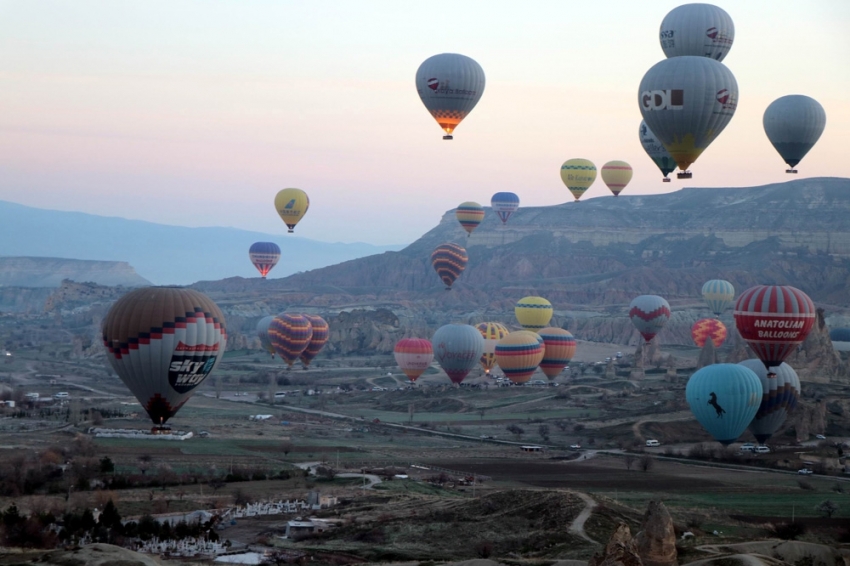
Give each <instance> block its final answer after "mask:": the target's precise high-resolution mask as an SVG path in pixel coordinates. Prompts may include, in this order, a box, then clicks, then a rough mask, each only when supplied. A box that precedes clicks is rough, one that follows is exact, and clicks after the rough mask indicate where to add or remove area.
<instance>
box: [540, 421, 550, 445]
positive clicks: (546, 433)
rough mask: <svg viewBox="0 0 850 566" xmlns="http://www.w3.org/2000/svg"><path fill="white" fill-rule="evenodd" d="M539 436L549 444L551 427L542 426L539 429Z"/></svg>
mask: <svg viewBox="0 0 850 566" xmlns="http://www.w3.org/2000/svg"><path fill="white" fill-rule="evenodd" d="M537 434H539V435H540V438H542V439H543V441H544V442H549V425H547V424H542V425H540V426H539V427H537Z"/></svg>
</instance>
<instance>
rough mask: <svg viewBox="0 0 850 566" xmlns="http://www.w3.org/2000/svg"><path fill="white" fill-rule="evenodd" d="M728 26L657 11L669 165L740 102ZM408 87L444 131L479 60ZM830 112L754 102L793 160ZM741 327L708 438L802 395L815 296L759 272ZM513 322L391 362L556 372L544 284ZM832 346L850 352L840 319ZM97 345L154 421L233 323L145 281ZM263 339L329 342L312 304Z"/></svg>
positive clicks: (411, 369)
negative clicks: (802, 359)
mask: <svg viewBox="0 0 850 566" xmlns="http://www.w3.org/2000/svg"><path fill="white" fill-rule="evenodd" d="M734 36H735V30H734V25H733V23H732V19H731V18H730V17H729V15H728V14H727V13H726V12H725V11H723V10H722V9H720V8H718V7H716V6H712V5H710V4H686V5H683V6H679V7H678V8H675V9H674V10H672V11H671V12H670V13H668V14H667V16H666V17H665V18H664V20H663V21H662V23H661V27H660V42H661V47H662V49H663V51H664V54H665V55H666V56H667V59H665V60H662V61H660V62H659V63H657V64H655V65H654V66H653V67H652V68H650V69H649V70H648V71H647V72H646V74H645V75H644V77H643V79H642V80H641V82H640V86H639V88H638V106H639V109H640V112H641V115H642V118H643V120H642V121H641V123H640V127H639V130H638V133H639V139H640V143H641V144H642V146H643V148H644V149H645V151H646V153H647V154H648V156H649V157H650V158H651V159H652V160H653V162H654V163H655V164H656V166H657V167H658V168H659V169H660V170H661V172H662V174H663V175H664V178H663V181H665V182H667V181H669V180H670V179H669V178H668V175H669V174H670V173H671V172H673V171H674V170H675V169H676V168H677V167H678V168H679V169H680V173H679V175H678V176H679V178H689V177H690V176H691V173H690V171H689V170H688V168H689V167H690V166H691V165H692V164H693V163H694V162H695V161H696V160H697V159H698V158H699V156H700V155H701V154H702V152H703V151H704V150H705V149H706V148H707V147H708V146H709V145H710V144H711V143H712V142H713V141H714V140H715V139H716V138H717V136H718V135H719V134H720V133H721V132H722V131H723V129H724V128H725V127H726V126H727V125H728V124H729V122H730V120H731V119H732V117H733V115H734V113H735V109H736V107H737V104H738V85H737V82H736V80H735V77H734V75H733V74H732V72H731V71H730V70H729V69H728V68H727V67H726V66H725V65H723V64H722V63H721V61H722V60H723V59H724V58H725V56H726V55H727V54H728V52H729V49H730V48H731V46H732V43H733V40H734ZM415 80H416V88H417V91H418V93H419V97H420V98H421V100H422V102H423V104H424V105H425V107H426V109H427V110H428V112H429V113H430V114H431V115H432V116H433V118H434V119H435V120H436V121H437V123H438V124H439V126H440V128H442V129H443V131H444V132H445V135H444V136H443V139H447V140H450V139H452V138H453V134H454V131H455V129H456V128H457V126H458V125H459V124H460V123H461V121H463V119H464V118H465V117H466V116H467V115H468V114H469V113H470V112H471V111H472V109H473V108H474V107H475V105H476V104H477V103H478V101H479V100H480V98H481V96H482V94H483V92H484V86H485V77H484V71H483V69H482V68H481V66H480V65H479V64H478V63H476V62H475V61H474V60H473V59H471V58H469V57H466V56H464V55H459V54H452V53H444V54H440V55H434V56H433V57H430V58H428V59H427V60H426V61H425V62H423V63H422V65H421V66H420V67H419V69H418V70H417V72H416V79H415ZM825 123H826V114H825V112H824V110H823V107H821V105H820V104H818V102H817V101H815V100H814V99H812V98H809V97H807V96H802V95H790V96H783V97H781V98H779V99H777V100H776V101H774V102H773V103H771V104H770V105H769V106H768V107H767V109H766V110H765V113H764V119H763V124H764V130H765V133H766V134H767V137H768V139H769V141H770V142H771V143H772V144H773V146H774V147H775V148H776V150H777V151H778V152H779V154H780V156H781V157H782V159H783V160H784V161H785V162H786V163H787V164H788V166H789V169H788V172H789V173H796V170H795V169H794V167H795V166H796V165H797V164H798V163H799V162H800V160H801V159H802V158H803V157H804V156H805V155H806V153H807V152H808V151H809V150H810V149H811V148H812V146H813V145H814V144H815V143H816V142H817V140H818V138H819V137H820V135H821V134H822V132H823V129H824V126H825ZM560 172H561V179H562V181H563V182H564V184H565V185H566V186H567V189H568V190H569V191H570V193H571V194H572V195H573V197H574V198H575V200H576V201H578V200H579V199H580V198H581V197H582V195H583V194H584V193H585V192H586V191H587V190H588V189H589V188H590V186H591V185H592V184H593V183H594V181H595V180H596V173H597V170H596V166H595V165H594V164H593V163H592V162H591V161H589V160H587V159H581V158H575V159H569V160H567V161H565V162H564V163H563V164H562V165H561V169H560ZM632 174H633V171H632V168H631V166H630V165H629V164H628V163H626V162H624V161H617V160H614V161H609V162H607V163H605V165H603V166H602V170H601V176H602V179H603V181H604V182H605V184H606V185H607V186H608V188H609V189H610V190H611V192H612V193H613V194H614V196H615V197H616V196H618V195H619V194H620V192H621V191H622V190H623V189H624V188H625V187H626V186H627V185H628V183H629V181H630V180H631V178H632ZM274 204H275V209H276V210H277V212H278V214H279V215H280V217H281V219H282V220H283V222H284V223H285V224H286V225H287V227H288V229H289V232H293V231H294V229H295V226H296V225H297V224H298V222H299V221H300V220H301V219H302V218H303V217H304V215H305V214H306V213H307V210H308V208H309V206H310V199H309V197H308V196H307V193H305V192H304V191H303V190H301V189H296V188H286V189H283V190H281V191H280V192H278V193H277V195H276V196H275V199H274ZM519 204H520V199H519V196H518V195H516V194H515V193H513V192H498V193H496V194H494V195H493V197H492V199H491V202H490V205H491V207H492V209H493V212H494V213H495V214H496V215H497V216H498V218H499V219H500V220H501V222H502V223H503V224H506V223H507V222H508V220H509V219H510V217H511V215H513V214H514V213H515V212H516V211H517V210H518V208H519ZM456 216H457V220H458V222H459V223H460V225H461V227H462V228H463V229H464V230H465V231H466V232H467V237H469V236H470V235H471V234H472V232H473V231H474V230H475V229H476V228H477V227H478V226H479V225H480V224H481V222H482V220H483V219H484V217H485V210H484V207H483V206H481V205H480V204H479V203H477V202H472V201H467V202H464V203H461V204H460V205H459V206H458V207H457V209H456ZM280 256H281V250H280V247H279V246H278V245H277V244H275V243H272V242H256V243H255V244H253V245H252V246H251V247H250V250H249V257H250V260H251V262H252V263H253V264H254V265H255V266H256V268H257V270H258V271H259V272H260V275H261V276H262V277H263V278H265V277H266V276H267V275H268V273H269V271H270V270H271V269H272V268H273V267H274V266H275V265H276V264H277V262H278V261H279V259H280ZM468 260H469V257H468V254H467V252H466V250H465V249H464V248H463V247H462V246H460V245H458V244H456V243H452V242H448V243H444V244H441V245H440V246H438V247H437V248H436V249H435V250H434V251H433V253H432V254H431V262H432V266H433V268H434V269H435V271H436V272H437V275H438V276H439V277H440V279H441V280H442V281H443V283H444V284H445V285H446V288H447V289H451V286H452V284H453V283H454V282H455V281H456V280H457V278H458V277H459V276H460V275H461V273H462V272H463V270H464V268H465V267H466V265H467V262H468ZM702 294H703V297H704V299H705V301H706V304H707V305H708V307H709V309H710V311H711V312H712V313H713V314H714V315H715V317H719V316H720V315H721V314H722V313H723V312H724V311H726V310H727V309H728V308H729V307H730V306H731V305H732V303H733V301H734V300H735V290H734V288H733V286H732V285H731V283H729V282H727V281H722V280H712V281H708V282H706V283H705V285H704V286H703V289H702ZM734 305H735V306H734V315H733V316H734V320H735V326H736V330H737V332H738V333H739V334H740V335H741V337H742V338H743V339H744V340H745V341H746V342H747V343H748V344H749V346H750V348H751V349H752V351H753V352H754V353H755V354H756V356H757V357H758V358H759V359H758V360H746V361H744V362H741V363H740V364H713V365H709V366H706V367H704V368H702V369H700V370H698V371H697V372H696V373H694V374H693V375H692V376H691V377H690V379H689V381H688V384H687V387H686V392H685V396H686V399H687V402H688V403H689V405H690V407H691V410H692V412H693V413H694V415H695V417H696V418H697V420H698V421H699V422H700V423H701V424H702V425H703V426H704V427H705V428H706V430H707V431H708V432H709V433H711V434H712V435H713V436H714V437H715V438H716V439H717V440H718V441H720V442H722V443H724V444H729V443H731V442H733V441H735V440H736V439H737V438H738V437H739V436H740V435H741V434H742V433H743V431H744V430H745V429H746V428H747V426H749V427H750V429H751V430H752V431H753V433H754V434H755V436H756V438H757V439H758V440H759V441H760V442H764V441H766V440H767V439H768V438H769V437H770V436H771V435H772V434H773V433H774V432H776V430H778V428H779V427H780V426H781V425H782V423H783V422H784V420H785V418H786V417H787V415H788V413H789V412H791V411H792V410H793V408H794V406H795V405H796V403H797V399H798V398H799V394H800V381H799V378H798V377H797V375H796V373H795V372H794V370H793V368H791V367H790V366H789V365H788V364H787V363H785V360H786V359H787V358H788V356H789V355H790V354H791V353H792V352H793V351H794V350H795V348H797V347H798V346H799V345H800V344H801V343H802V342H803V340H805V338H806V336H807V334H808V333H809V331H810V330H811V328H812V325H813V322H814V318H815V308H814V304H813V303H812V301H811V299H810V298H809V297H808V296H807V295H806V294H805V293H803V292H802V291H800V290H799V289H795V288H793V287H789V286H765V285H759V286H756V287H752V288H750V289H747V290H746V291H744V292H743V293H742V294H741V295H740V296H739V297H738V299H737V301H735V303H734ZM515 315H516V320H517V322H518V323H519V326H521V327H522V330H519V329H517V330H513V331H510V330H509V329H508V327H507V326H506V325H505V324H502V323H500V322H494V321H491V322H483V323H481V324H478V325H477V326H472V325H466V324H448V325H445V326H442V327H441V328H439V329H438V330H437V331H436V332H435V333H434V335H433V336H432V337H431V339H430V340H428V339H424V338H416V337H408V338H404V339H402V340H399V341H398V343H397V344H396V345H395V349H394V353H395V358H396V361H397V363H398V365H399V367H400V368H401V370H402V371H403V372H404V373H405V375H407V377H408V378H409V379H410V381H411V382H415V381H416V380H417V379H418V378H419V377H420V376H421V375H422V374H423V373H424V372H425V371H426V370H427V369H428V368H430V367H431V364H432V362H433V361H434V360H436V361H437V363H438V364H439V365H440V367H441V368H442V369H443V371H444V372H445V373H446V375H447V376H448V377H449V379H450V380H451V382H453V383H456V384H459V383H461V382H462V381H463V380H464V379H465V378H466V376H467V375H468V374H469V373H470V371H472V370H473V369H474V368H475V367H476V366H479V365H480V366H481V368H482V369H483V370H484V372H485V373H486V374H491V373H492V372H493V371H494V369H495V368H496V367H497V366H498V368H500V369H501V371H502V372H503V373H504V375H505V376H506V377H507V378H508V379H509V380H510V381H512V382H513V383H516V384H521V383H525V382H527V381H528V380H529V379H530V378H531V376H532V375H533V373H534V372H535V371H536V370H537V368H538V367H539V368H540V369H541V371H542V372H543V373H544V374H545V375H546V376H547V377H548V378H549V379H555V378H556V377H557V376H558V375H559V374H560V373H561V372H562V371H563V370H564V368H565V367H567V365H568V364H569V363H570V361H571V360H572V358H573V356H574V355H575V352H576V340H575V338H574V337H573V335H572V334H571V333H570V332H568V331H567V330H564V329H562V328H557V327H551V326H549V323H550V321H551V319H552V315H553V307H552V304H551V303H550V302H549V301H547V300H546V299H544V298H543V297H536V296H531V297H525V298H523V299H521V300H520V301H519V302H518V303H517V305H516V307H515ZM670 316H671V312H670V305H669V303H668V302H667V301H666V300H665V299H664V298H662V297H659V296H657V295H641V296H638V297H636V298H635V299H634V300H633V301H632V302H631V304H630V305H629V318H630V319H631V321H632V323H633V324H634V326H635V328H636V329H637V330H638V332H639V333H640V334H641V336H642V337H643V338H644V340H645V341H646V342H647V343H649V342H650V341H652V340H653V339H655V338H656V336H657V335H658V334H659V333H660V332H661V330H662V329H663V328H664V325H665V324H666V323H667V321H668V320H669V319H670ZM840 330H843V331H845V332H844V334H842V335H841V336H838V335H836V342H837V343H842V344H844V343H846V344H847V345H848V346H847V348H848V349H850V329H840ZM102 331H103V343H104V346H105V347H106V348H107V350H108V352H109V360H110V363H111V365H112V367H113V368H114V369H115V371H116V372H117V373H118V375H119V376H120V377H121V379H122V380H123V381H124V382H125V383H126V384H127V387H128V388H129V389H130V390H131V391H132V392H133V394H134V395H135V396H136V397H137V398H138V400H139V401H140V403H141V404H142V406H143V407H144V408H145V409H146V410H147V412H148V414H149V415H150V417H151V420H152V421H153V422H154V423H155V424H156V425H159V426H162V425H163V424H164V423H165V422H166V421H167V420H168V419H169V418H170V417H172V416H173V415H174V414H175V413H176V412H177V411H178V410H179V409H180V407H182V406H183V404H184V403H186V401H187V400H188V399H189V397H190V396H191V395H192V393H193V392H194V390H195V389H196V388H197V386H198V385H200V384H201V383H202V382H203V381H204V379H205V378H206V377H207V376H208V375H209V374H210V372H212V371H213V370H214V369H215V367H216V366H217V365H218V364H219V362H220V361H221V358H222V354H223V352H224V349H225V346H226V341H227V333H226V327H225V321H224V316H223V315H222V313H221V311H220V310H219V308H218V307H217V306H216V305H215V304H214V303H213V302H212V301H211V300H210V299H209V298H208V297H206V296H205V295H203V294H201V293H199V292H197V291H193V290H190V289H180V288H156V287H155V288H145V289H138V290H135V291H131V292H129V293H127V294H126V295H124V296H123V297H122V298H121V299H119V300H118V301H117V302H116V303H115V304H114V305H113V307H112V308H111V309H110V311H109V313H108V315H107V317H106V318H105V320H104V322H103V328H102ZM691 332H692V337H693V340H694V342H695V344H697V345H698V346H699V347H703V346H704V345H706V344H707V343H711V344H712V345H713V346H714V347H715V348H717V347H720V346H721V345H722V344H723V342H724V340H725V339H726V336H727V328H726V326H725V325H724V324H723V323H722V322H720V320H718V318H704V319H701V320H699V321H697V322H696V323H695V324H694V325H693V327H692V329H691ZM257 334H258V336H259V339H260V341H261V343H262V346H263V348H264V349H265V350H266V351H268V352H269V353H270V354H272V356H273V357H274V356H275V355H277V356H278V357H279V358H280V359H281V360H283V362H285V363H286V364H287V366H288V367H289V368H291V367H292V366H293V364H294V363H295V362H296V361H298V360H300V361H301V363H302V365H303V367H304V368H305V369H306V368H307V367H308V366H309V365H310V363H311V361H312V360H313V359H314V358H315V357H316V356H317V355H318V354H319V352H320V351H321V350H322V348H323V346H324V345H325V344H326V343H327V341H328V339H329V327H328V324H327V322H326V321H325V320H324V319H322V318H321V317H319V316H315V315H309V314H295V313H281V314H278V315H277V316H267V317H265V318H263V319H261V320H260V321H259V323H258V324H257Z"/></svg>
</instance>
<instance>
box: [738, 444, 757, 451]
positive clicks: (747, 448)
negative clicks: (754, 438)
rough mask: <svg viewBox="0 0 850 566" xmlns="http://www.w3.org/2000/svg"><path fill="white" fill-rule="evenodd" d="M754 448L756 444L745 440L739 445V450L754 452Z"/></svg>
mask: <svg viewBox="0 0 850 566" xmlns="http://www.w3.org/2000/svg"><path fill="white" fill-rule="evenodd" d="M755 449H756V445H755V444H753V443H751V442H747V443H745V444H742V445H741V452H755Z"/></svg>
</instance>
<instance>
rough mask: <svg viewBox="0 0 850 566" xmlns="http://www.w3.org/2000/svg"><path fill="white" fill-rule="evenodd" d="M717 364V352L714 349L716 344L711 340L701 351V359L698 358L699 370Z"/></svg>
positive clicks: (707, 341) (706, 342)
mask: <svg viewBox="0 0 850 566" xmlns="http://www.w3.org/2000/svg"><path fill="white" fill-rule="evenodd" d="M716 363H717V351H716V350H715V349H714V342H713V341H712V340H711V339H708V340H706V341H705V345H704V346H703V347H702V350H700V353H699V358H697V369H699V368H704V367H705V366H710V365H712V364H716Z"/></svg>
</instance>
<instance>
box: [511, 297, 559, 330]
mask: <svg viewBox="0 0 850 566" xmlns="http://www.w3.org/2000/svg"><path fill="white" fill-rule="evenodd" d="M552 312H553V311H552V303H550V302H549V301H547V300H546V299H544V298H543V297H523V298H522V299H520V300H519V302H517V304H516V306H515V307H514V314H516V319H517V321H518V322H519V323H520V325H521V326H522V327H523V328H524V329H526V330H540V329H541V328H546V326H547V325H548V324H549V321H550V320H552Z"/></svg>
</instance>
